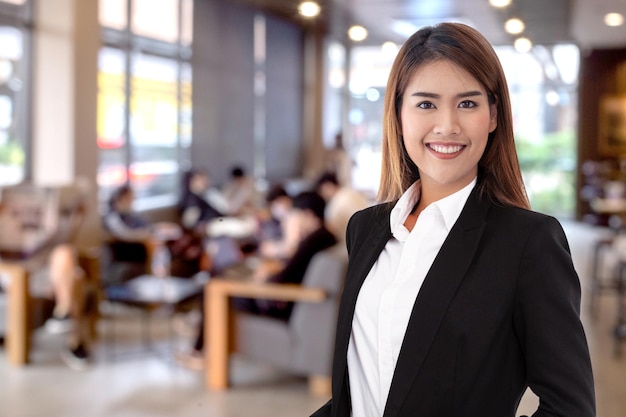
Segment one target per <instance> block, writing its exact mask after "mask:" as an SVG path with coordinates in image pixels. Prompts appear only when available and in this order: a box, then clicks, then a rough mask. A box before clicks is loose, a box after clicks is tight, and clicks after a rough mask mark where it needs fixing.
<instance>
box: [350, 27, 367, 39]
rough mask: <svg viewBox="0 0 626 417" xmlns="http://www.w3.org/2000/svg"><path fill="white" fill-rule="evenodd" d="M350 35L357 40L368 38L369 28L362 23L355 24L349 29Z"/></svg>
mask: <svg viewBox="0 0 626 417" xmlns="http://www.w3.org/2000/svg"><path fill="white" fill-rule="evenodd" d="M348 37H349V38H350V39H351V40H353V41H355V42H360V41H363V40H365V39H366V38H367V29H365V28H364V27H363V26H360V25H354V26H352V27H351V28H350V29H348Z"/></svg>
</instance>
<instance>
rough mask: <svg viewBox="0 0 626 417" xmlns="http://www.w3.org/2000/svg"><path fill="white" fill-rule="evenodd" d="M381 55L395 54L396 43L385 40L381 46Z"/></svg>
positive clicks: (396, 51) (396, 49)
mask: <svg viewBox="0 0 626 417" xmlns="http://www.w3.org/2000/svg"><path fill="white" fill-rule="evenodd" d="M381 49H382V51H383V55H386V56H395V55H396V54H397V53H398V44H397V43H395V42H390V41H388V42H385V43H383V45H382V47H381Z"/></svg>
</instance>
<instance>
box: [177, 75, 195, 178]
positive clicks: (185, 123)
mask: <svg viewBox="0 0 626 417" xmlns="http://www.w3.org/2000/svg"><path fill="white" fill-rule="evenodd" d="M191 89H192V82H191V65H190V64H188V63H184V64H182V68H181V94H180V147H181V150H180V158H179V161H180V163H181V165H182V166H184V167H186V168H190V167H191V115H192V113H191V106H192V105H191Z"/></svg>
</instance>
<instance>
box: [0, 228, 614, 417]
mask: <svg viewBox="0 0 626 417" xmlns="http://www.w3.org/2000/svg"><path fill="white" fill-rule="evenodd" d="M565 229H566V232H567V234H568V237H569V240H570V245H571V247H572V253H573V257H574V263H575V265H576V268H577V270H578V273H579V275H580V277H581V281H582V284H583V288H585V284H586V282H587V279H588V276H589V269H590V261H591V247H592V245H593V241H594V240H595V239H596V238H597V237H598V231H596V230H593V229H591V228H590V227H588V226H585V225H580V224H573V223H572V224H570V223H565ZM586 301H587V295H586V294H584V295H583V304H584V305H583V322H584V325H585V328H586V331H587V334H588V338H589V345H590V350H591V355H592V361H593V366H594V373H595V379H596V391H597V400H598V416H599V417H624V416H626V350H625V355H624V357H622V358H621V359H620V358H615V357H614V356H613V348H614V345H613V339H612V332H613V328H612V326H613V324H614V309H615V299H614V297H612V296H611V295H606V296H603V297H602V301H601V304H600V311H599V314H598V315H597V317H596V318H594V319H592V318H591V317H589V315H588V311H587V309H585V308H584V307H585V306H586V304H585V303H586ZM118 314H120V315H122V316H124V317H127V318H128V317H129V314H130V313H129V312H128V311H122V312H121V313H120V312H118ZM132 317H133V316H132V315H131V319H126V320H124V322H123V323H122V324H121V325H120V324H119V321H116V323H118V326H117V327H116V329H117V330H116V334H117V336H118V337H117V339H116V344H115V351H113V350H112V349H111V343H110V341H111V339H110V337H109V336H110V332H111V327H110V323H106V321H105V322H103V323H101V331H102V333H103V335H104V337H103V340H102V342H101V343H100V344H99V346H98V349H97V351H96V355H95V358H94V359H95V364H94V366H92V368H91V369H89V370H87V371H82V372H77V371H72V370H70V369H68V368H67V367H66V366H65V365H64V364H63V363H62V361H61V360H60V359H59V353H60V351H61V349H62V346H63V339H62V337H60V336H51V335H48V334H45V333H44V332H43V331H38V332H36V333H35V335H34V354H33V364H32V365H30V366H27V367H24V368H21V369H17V368H13V367H11V366H9V365H8V364H7V362H6V358H5V356H4V352H3V351H2V350H0V381H1V382H0V387H1V388H0V404H1V406H0V416H2V417H4V416H6V417H39V416H45V417H65V416H68V417H74V416H81V417H82V416H86V417H105V416H106V417H111V416H115V417H117V416H119V417H144V416H145V417H148V416H150V417H160V416H176V417H201V416H202V417H239V416H241V417H248V416H257V417H266V416H267V417H269V416H272V417H274V416H281V417H291V416H293V417H296V416H308V415H309V414H310V413H311V412H312V411H313V410H315V409H316V408H317V407H318V406H319V405H321V404H322V403H323V402H325V399H323V398H315V397H311V396H310V395H309V394H308V391H307V383H306V380H304V379H301V378H296V377H292V376H289V375H285V374H281V373H280V372H277V371H276V370H274V369H272V368H270V367H267V366H264V365H262V364H258V363H252V362H250V361H247V360H245V358H240V357H235V358H234V366H233V370H234V371H233V382H234V388H233V389H231V390H229V391H227V392H207V391H206V390H205V389H204V381H203V377H202V375H201V374H200V373H197V372H194V371H189V370H186V369H183V368H181V367H180V366H178V365H176V364H175V363H173V362H172V361H168V360H167V358H165V357H164V356H162V355H154V354H148V353H147V352H145V351H144V352H139V353H136V354H132V355H131V354H130V352H129V351H128V350H129V349H136V348H140V347H141V346H140V345H139V340H140V339H139V336H138V325H139V321H138V319H137V318H136V317H135V318H132ZM164 329H165V326H163V325H161V326H160V327H158V328H157V329H156V330H157V334H156V336H157V337H159V340H160V341H159V342H157V344H156V346H157V347H158V348H160V349H161V350H167V349H168V348H169V347H170V346H168V345H167V343H165V342H163V339H165V338H164V336H165V331H164ZM188 344H189V341H188V339H185V338H184V337H182V336H177V338H176V339H175V346H174V349H180V348H183V347H185V346H187V345H188ZM625 348H626V346H625ZM113 355H115V356H114V357H113ZM534 407H536V399H535V398H533V396H532V395H528V396H526V397H525V398H524V400H523V401H522V404H521V406H520V410H519V414H528V415H530V414H532V412H533V408H534Z"/></svg>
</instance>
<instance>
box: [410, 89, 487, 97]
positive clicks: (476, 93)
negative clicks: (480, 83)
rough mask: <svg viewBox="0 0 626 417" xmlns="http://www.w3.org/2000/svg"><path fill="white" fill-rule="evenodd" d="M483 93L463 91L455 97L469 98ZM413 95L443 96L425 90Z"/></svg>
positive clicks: (412, 95)
mask: <svg viewBox="0 0 626 417" xmlns="http://www.w3.org/2000/svg"><path fill="white" fill-rule="evenodd" d="M482 95H483V93H482V92H480V91H478V90H475V91H465V92H463V93H459V94H457V95H456V96H455V98H467V97H476V96H482ZM411 97H426V98H441V94H435V93H428V92H425V91H416V92H415V93H413V94H411Z"/></svg>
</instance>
